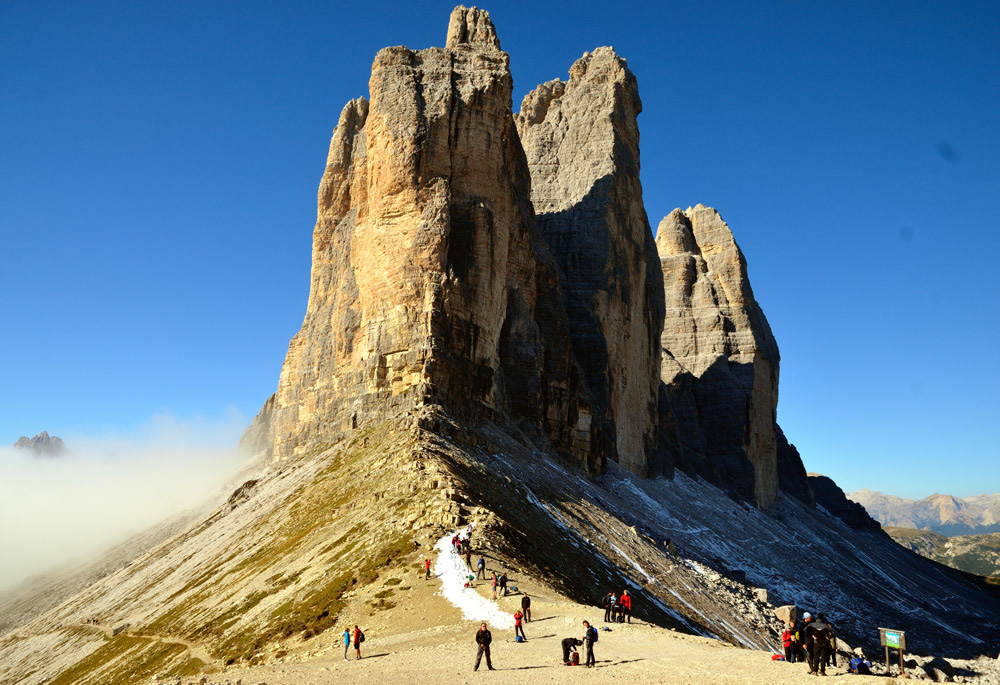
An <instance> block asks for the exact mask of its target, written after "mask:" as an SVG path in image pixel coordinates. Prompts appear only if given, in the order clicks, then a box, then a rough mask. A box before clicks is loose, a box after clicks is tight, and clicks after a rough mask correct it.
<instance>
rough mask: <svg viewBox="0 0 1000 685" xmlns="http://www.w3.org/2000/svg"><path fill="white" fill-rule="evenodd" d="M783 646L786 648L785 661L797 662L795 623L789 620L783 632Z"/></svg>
mask: <svg viewBox="0 0 1000 685" xmlns="http://www.w3.org/2000/svg"><path fill="white" fill-rule="evenodd" d="M781 646H782V647H784V648H785V661H786V662H788V663H790V664H794V663H795V649H796V647H795V624H794V623H792V622H791V621H789V623H788V625H787V626H785V630H784V631H783V632H782V633H781Z"/></svg>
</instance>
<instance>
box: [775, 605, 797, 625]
mask: <svg viewBox="0 0 1000 685" xmlns="http://www.w3.org/2000/svg"><path fill="white" fill-rule="evenodd" d="M774 615H775V616H777V617H778V620H779V621H781V622H782V623H783V624H784V625H788V624H789V623H794V622H795V621H797V620H798V618H799V608H798V607H797V606H795V605H794V604H786V605H784V606H780V607H777V608H776V609H775V610H774Z"/></svg>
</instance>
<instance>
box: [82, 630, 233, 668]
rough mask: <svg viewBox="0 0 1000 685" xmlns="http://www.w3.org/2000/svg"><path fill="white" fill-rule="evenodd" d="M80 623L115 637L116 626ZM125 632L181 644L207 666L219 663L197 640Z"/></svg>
mask: <svg viewBox="0 0 1000 685" xmlns="http://www.w3.org/2000/svg"><path fill="white" fill-rule="evenodd" d="M80 625H81V626H83V627H84V628H95V629H96V630H99V631H101V632H102V633H104V635H106V636H107V637H109V638H110V637H113V634H114V628H112V627H110V626H106V625H101V624H100V623H81V624H80ZM123 634H125V635H128V636H129V637H138V638H142V639H144V640H151V641H154V642H165V643H167V644H171V645H180V646H182V647H184V648H185V649H187V650H188V652H190V653H191V656H193V657H194V658H196V659H200V660H201V661H202V662H204V664H205V665H206V666H214V665H216V664H217V663H218V661H217V660H216V659H214V658H212V656H211V655H210V654H209V653H208V651H207V650H206V649H205V647H204V646H203V645H200V644H198V643H197V642H190V641H188V640H184V639H182V638H179V637H171V636H167V635H154V634H152V633H141V632H136V631H132V630H129V631H126V632H125V633H123Z"/></svg>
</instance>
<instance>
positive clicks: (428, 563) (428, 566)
mask: <svg viewBox="0 0 1000 685" xmlns="http://www.w3.org/2000/svg"><path fill="white" fill-rule="evenodd" d="M430 579H431V559H430V557H428V558H426V559H424V580H430Z"/></svg>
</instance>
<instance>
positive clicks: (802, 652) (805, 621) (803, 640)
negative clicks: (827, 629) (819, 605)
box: [795, 611, 812, 664]
mask: <svg viewBox="0 0 1000 685" xmlns="http://www.w3.org/2000/svg"><path fill="white" fill-rule="evenodd" d="M810 623H812V614H810V613H809V612H808V611H807V612H806V613H804V614H802V620H801V621H799V622H798V623H797V624H796V626H795V627H796V629H797V630H796V632H797V633H798V638H799V639H798V642H799V655H798V661H800V662H802V661H804V662H806V663H807V664H808V663H810V654H811V652H812V642H811V641H810V639H809V635H808V633H806V629H807V628H808V627H809V624H810Z"/></svg>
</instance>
